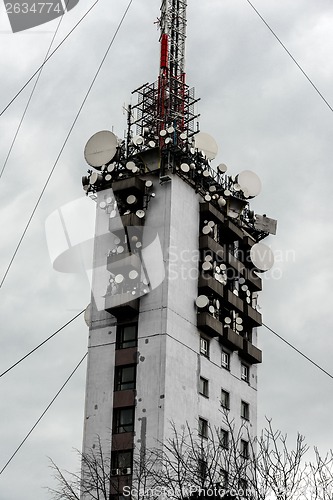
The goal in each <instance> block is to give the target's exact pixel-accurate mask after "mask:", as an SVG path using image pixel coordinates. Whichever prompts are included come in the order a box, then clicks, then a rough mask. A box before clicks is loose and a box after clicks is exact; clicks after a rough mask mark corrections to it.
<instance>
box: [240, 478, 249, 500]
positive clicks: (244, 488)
mask: <svg viewBox="0 0 333 500" xmlns="http://www.w3.org/2000/svg"><path fill="white" fill-rule="evenodd" d="M239 489H240V490H241V491H240V495H242V496H243V497H247V480H246V479H240V480H239Z"/></svg>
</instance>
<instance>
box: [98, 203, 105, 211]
mask: <svg viewBox="0 0 333 500" xmlns="http://www.w3.org/2000/svg"><path fill="white" fill-rule="evenodd" d="M99 208H102V209H103V210H104V208H106V202H105V201H101V202H100V204H99Z"/></svg>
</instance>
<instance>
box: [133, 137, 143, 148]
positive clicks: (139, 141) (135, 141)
mask: <svg viewBox="0 0 333 500" xmlns="http://www.w3.org/2000/svg"><path fill="white" fill-rule="evenodd" d="M132 142H133V144H134V146H142V144H143V143H144V140H143V137H142V136H141V135H135V136H134V137H133V139H132Z"/></svg>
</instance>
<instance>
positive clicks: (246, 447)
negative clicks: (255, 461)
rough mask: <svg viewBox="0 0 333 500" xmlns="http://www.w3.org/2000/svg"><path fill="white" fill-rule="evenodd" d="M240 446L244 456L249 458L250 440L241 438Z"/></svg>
mask: <svg viewBox="0 0 333 500" xmlns="http://www.w3.org/2000/svg"><path fill="white" fill-rule="evenodd" d="M240 446H241V449H240V453H241V456H242V458H249V442H248V441H245V439H241V442H240Z"/></svg>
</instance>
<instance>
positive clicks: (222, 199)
mask: <svg viewBox="0 0 333 500" xmlns="http://www.w3.org/2000/svg"><path fill="white" fill-rule="evenodd" d="M217 203H218V205H220V207H224V206H225V205H226V203H227V202H226V201H225V199H224V198H222V196H220V198H219V199H218V200H217Z"/></svg>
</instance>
